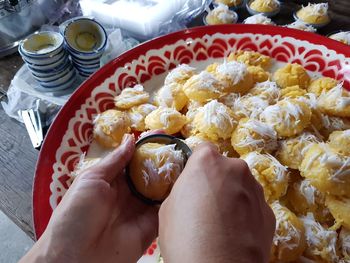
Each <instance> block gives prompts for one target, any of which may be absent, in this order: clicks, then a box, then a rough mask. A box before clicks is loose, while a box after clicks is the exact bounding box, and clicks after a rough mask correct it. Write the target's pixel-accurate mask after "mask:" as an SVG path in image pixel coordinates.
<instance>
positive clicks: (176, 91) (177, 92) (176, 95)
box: [154, 82, 188, 111]
mask: <svg viewBox="0 0 350 263" xmlns="http://www.w3.org/2000/svg"><path fill="white" fill-rule="evenodd" d="M154 100H155V103H156V104H157V105H158V106H162V107H168V108H174V109H176V110H177V111H181V110H182V109H183V107H185V106H186V104H187V102H188V98H187V96H186V94H185V93H184V91H183V90H182V85H181V84H178V83H175V82H173V83H171V84H168V85H164V86H163V87H161V88H160V89H159V90H158V92H157V93H156V96H155V98H154Z"/></svg>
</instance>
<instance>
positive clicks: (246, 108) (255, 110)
mask: <svg viewBox="0 0 350 263" xmlns="http://www.w3.org/2000/svg"><path fill="white" fill-rule="evenodd" d="M268 106H269V103H268V101H267V100H264V99H263V98H261V97H259V96H251V95H250V94H247V95H245V96H243V97H238V98H237V99H236V100H235V101H234V103H233V107H232V110H233V112H234V113H235V114H237V115H243V116H245V117H249V118H251V119H257V118H258V117H259V116H260V114H261V113H262V112H263V111H264V110H265V109H266V108H267V107H268Z"/></svg>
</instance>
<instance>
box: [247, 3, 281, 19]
mask: <svg viewBox="0 0 350 263" xmlns="http://www.w3.org/2000/svg"><path fill="white" fill-rule="evenodd" d="M253 1H254V0H250V1H247V3H246V8H247V11H248V13H249V14H251V15H252V16H253V15H257V14H263V15H264V16H267V17H273V16H275V15H277V14H278V13H279V12H280V11H281V3H280V2H279V1H278V7H277V8H276V10H274V11H272V12H259V11H256V10H254V9H252V8H251V7H250V5H251V4H252V2H253Z"/></svg>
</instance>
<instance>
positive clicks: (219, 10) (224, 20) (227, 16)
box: [205, 3, 237, 25]
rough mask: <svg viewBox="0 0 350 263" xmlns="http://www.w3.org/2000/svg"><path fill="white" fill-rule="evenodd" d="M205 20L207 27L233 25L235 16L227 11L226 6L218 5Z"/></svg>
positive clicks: (232, 12)
mask: <svg viewBox="0 0 350 263" xmlns="http://www.w3.org/2000/svg"><path fill="white" fill-rule="evenodd" d="M205 19H206V22H207V23H208V25H220V24H234V23H236V21H237V14H236V13H235V12H234V11H231V10H229V9H228V6H227V5H224V4H221V3H219V4H218V6H217V7H215V8H214V9H213V10H211V11H210V12H209V13H208V15H207V17H206V18H205Z"/></svg>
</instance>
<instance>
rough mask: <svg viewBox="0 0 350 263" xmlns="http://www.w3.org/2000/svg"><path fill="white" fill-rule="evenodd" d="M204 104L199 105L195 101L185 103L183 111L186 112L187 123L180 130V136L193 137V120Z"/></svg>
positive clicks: (194, 132)
mask: <svg viewBox="0 0 350 263" xmlns="http://www.w3.org/2000/svg"><path fill="white" fill-rule="evenodd" d="M204 105H205V104H203V103H199V102H197V101H194V100H191V101H189V102H188V103H187V105H186V107H185V110H187V111H186V118H187V123H186V124H185V125H184V126H183V127H182V129H181V135H182V136H183V137H184V138H188V137H190V136H193V135H195V134H196V131H195V128H194V124H193V120H194V117H195V116H196V114H197V112H198V109H199V108H201V107H203V106H204ZM183 112H184V111H183Z"/></svg>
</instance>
